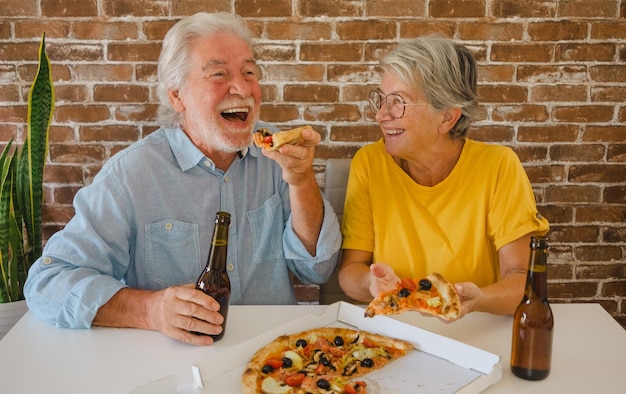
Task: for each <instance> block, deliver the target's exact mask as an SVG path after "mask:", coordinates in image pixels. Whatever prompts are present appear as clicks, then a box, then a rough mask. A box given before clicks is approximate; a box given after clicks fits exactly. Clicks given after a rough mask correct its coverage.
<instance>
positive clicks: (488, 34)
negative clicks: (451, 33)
mask: <svg viewBox="0 0 626 394" xmlns="http://www.w3.org/2000/svg"><path fill="white" fill-rule="evenodd" d="M458 32H459V34H458V37H459V38H460V39H462V40H491V39H493V38H494V37H497V38H498V41H513V40H522V39H523V38H524V25H522V24H521V23H508V22H507V23H490V22H473V23H460V24H459V29H458Z"/></svg>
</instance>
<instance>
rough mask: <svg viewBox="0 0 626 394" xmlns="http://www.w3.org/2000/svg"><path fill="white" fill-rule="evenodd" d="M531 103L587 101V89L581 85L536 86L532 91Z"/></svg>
mask: <svg viewBox="0 0 626 394" xmlns="http://www.w3.org/2000/svg"><path fill="white" fill-rule="evenodd" d="M530 101H531V102H557V101H558V102H568V101H570V102H580V101H587V88H586V87H585V86H580V85H534V86H533V87H532V88H531V91H530Z"/></svg>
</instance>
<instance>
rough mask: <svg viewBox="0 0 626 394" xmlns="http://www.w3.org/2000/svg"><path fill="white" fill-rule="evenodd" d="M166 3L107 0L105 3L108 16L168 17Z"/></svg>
mask: <svg viewBox="0 0 626 394" xmlns="http://www.w3.org/2000/svg"><path fill="white" fill-rule="evenodd" d="M167 12H168V11H167V6H166V4H165V2H162V1H154V0H107V1H106V2H104V13H105V15H106V16H110V17H116V16H129V15H134V16H166V15H167Z"/></svg>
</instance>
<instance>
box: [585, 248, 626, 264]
mask: <svg viewBox="0 0 626 394" xmlns="http://www.w3.org/2000/svg"><path fill="white" fill-rule="evenodd" d="M574 254H575V256H576V259H577V260H580V261H615V260H621V259H622V248H621V247H619V246H607V245H593V246H579V247H576V248H574Z"/></svg>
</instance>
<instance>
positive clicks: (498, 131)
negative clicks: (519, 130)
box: [468, 125, 513, 142]
mask: <svg viewBox="0 0 626 394" xmlns="http://www.w3.org/2000/svg"><path fill="white" fill-rule="evenodd" d="M468 136H469V138H472V139H475V140H478V141H486V142H512V141H513V128H512V127H511V126H500V125H498V126H493V125H484V126H483V125H480V126H474V127H472V128H471V129H470V131H469V132H468Z"/></svg>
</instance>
